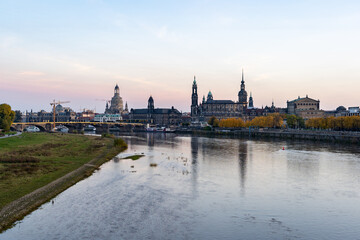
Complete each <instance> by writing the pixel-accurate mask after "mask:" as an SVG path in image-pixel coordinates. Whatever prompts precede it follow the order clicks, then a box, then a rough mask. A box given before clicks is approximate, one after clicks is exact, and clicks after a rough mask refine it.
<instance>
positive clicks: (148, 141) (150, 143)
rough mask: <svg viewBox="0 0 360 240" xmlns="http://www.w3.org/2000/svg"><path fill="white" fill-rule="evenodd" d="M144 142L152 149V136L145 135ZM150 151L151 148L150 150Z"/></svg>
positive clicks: (149, 134) (150, 134) (153, 142)
mask: <svg viewBox="0 0 360 240" xmlns="http://www.w3.org/2000/svg"><path fill="white" fill-rule="evenodd" d="M146 142H147V145H148V146H149V147H154V144H155V141H154V134H152V133H148V134H146ZM150 149H152V148H150Z"/></svg>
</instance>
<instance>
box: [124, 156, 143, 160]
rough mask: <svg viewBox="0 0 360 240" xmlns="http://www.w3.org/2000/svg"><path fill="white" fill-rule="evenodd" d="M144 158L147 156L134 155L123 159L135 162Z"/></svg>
mask: <svg viewBox="0 0 360 240" xmlns="http://www.w3.org/2000/svg"><path fill="white" fill-rule="evenodd" d="M143 156H145V155H132V156H128V157H125V158H123V159H131V160H133V161H135V160H138V159H139V158H141V157H143Z"/></svg>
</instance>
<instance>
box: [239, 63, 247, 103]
mask: <svg viewBox="0 0 360 240" xmlns="http://www.w3.org/2000/svg"><path fill="white" fill-rule="evenodd" d="M238 97H239V103H240V104H241V105H242V106H243V107H244V108H246V106H247V92H246V91H245V81H244V70H242V79H241V86H240V91H239V94H238Z"/></svg>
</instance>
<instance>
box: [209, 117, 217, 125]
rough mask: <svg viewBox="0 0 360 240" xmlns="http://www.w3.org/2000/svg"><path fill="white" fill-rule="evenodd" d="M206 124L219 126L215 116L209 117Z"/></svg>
mask: <svg viewBox="0 0 360 240" xmlns="http://www.w3.org/2000/svg"><path fill="white" fill-rule="evenodd" d="M208 124H209V125H211V126H213V127H218V126H219V120H218V119H217V118H216V117H215V116H212V117H211V118H210V119H209V121H208Z"/></svg>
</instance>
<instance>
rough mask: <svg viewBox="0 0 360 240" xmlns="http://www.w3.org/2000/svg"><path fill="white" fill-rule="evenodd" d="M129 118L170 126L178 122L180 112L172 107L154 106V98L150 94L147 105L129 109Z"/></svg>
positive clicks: (179, 120)
mask: <svg viewBox="0 0 360 240" xmlns="http://www.w3.org/2000/svg"><path fill="white" fill-rule="evenodd" d="M129 119H130V121H139V122H144V123H152V124H156V125H161V126H170V125H178V124H180V122H181V113H180V112H179V111H178V110H177V109H175V108H174V107H171V108H155V105H154V99H153V97H152V96H150V97H149V100H148V107H147V108H142V109H131V110H130V113H129Z"/></svg>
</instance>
